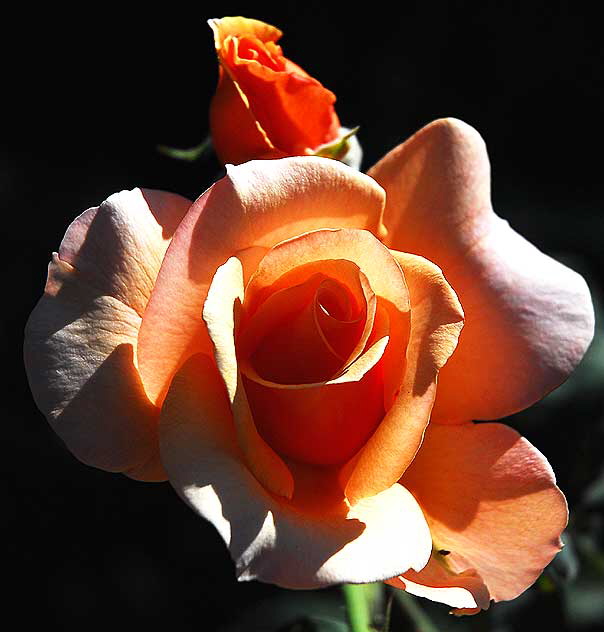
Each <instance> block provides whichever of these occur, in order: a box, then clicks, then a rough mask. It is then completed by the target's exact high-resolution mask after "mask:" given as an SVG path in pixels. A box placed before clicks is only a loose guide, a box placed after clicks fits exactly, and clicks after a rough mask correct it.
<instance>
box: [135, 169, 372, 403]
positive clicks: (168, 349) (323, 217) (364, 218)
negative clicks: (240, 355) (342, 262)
mask: <svg viewBox="0 0 604 632" xmlns="http://www.w3.org/2000/svg"><path fill="white" fill-rule="evenodd" d="M383 203H384V193H383V191H382V189H381V188H380V187H379V186H378V185H377V184H376V183H375V182H374V181H373V180H372V179H371V178H369V177H367V176H365V175H363V174H359V173H357V172H355V171H354V170H352V169H350V168H348V167H346V166H344V165H342V164H341V163H338V162H336V161H334V160H329V159H320V158H317V157H311V158H304V157H297V158H286V159H283V160H273V161H252V162H249V163H246V164H244V165H240V166H238V167H230V168H229V169H228V171H227V177H226V178H223V179H222V180H220V181H219V182H217V183H216V184H214V185H213V186H212V187H211V188H210V189H209V190H208V191H207V192H206V193H205V194H204V195H203V196H202V197H201V198H199V199H198V200H197V201H196V202H195V203H194V204H193V206H192V207H191V210H190V211H189V213H188V214H187V216H186V217H185V219H184V220H183V222H182V223H181V225H180V226H179V228H178V230H177V232H176V234H175V236H174V239H173V240H172V243H171V245H170V248H169V250H168V252H167V253H166V257H165V259H164V263H163V264H162V269H161V271H160V274H159V276H158V279H157V283H156V284H155V289H154V291H153V296H152V297H151V300H150V302H149V305H148V307H147V310H146V312H145V316H144V319H143V323H142V326H141V331H140V336H139V356H138V357H139V367H140V371H141V375H142V376H143V380H144V383H145V388H146V389H147V393H148V394H149V396H150V398H151V400H152V401H154V402H158V401H161V400H162V399H163V397H164V395H165V392H166V389H167V387H168V384H169V382H170V378H171V376H172V375H173V374H174V373H175V371H176V370H177V369H178V367H179V366H180V365H181V364H182V363H183V362H184V360H185V359H186V358H187V357H188V356H189V355H191V354H193V353H196V352H200V351H203V352H206V353H211V349H212V347H211V343H210V340H209V338H208V335H207V331H206V328H205V327H204V325H203V323H202V321H201V318H200V315H201V310H202V306H203V303H204V301H205V297H206V295H207V292H208V287H209V284H210V281H211V280H212V277H213V275H214V272H215V271H216V269H217V268H218V266H220V265H222V264H223V263H224V262H225V261H226V260H227V259H228V258H229V257H230V256H231V255H233V254H235V253H236V252H237V251H238V250H241V249H243V248H248V247H252V246H262V247H265V248H270V247H272V246H274V245H275V244H277V243H278V242H280V241H283V240H284V239H287V238H290V237H293V236H295V235H300V234H302V233H304V232H307V231H310V230H315V229H318V228H341V227H344V228H346V227H351V228H363V229H368V230H371V231H373V232H377V231H378V228H379V226H380V222H381V213H382V207H383Z"/></svg>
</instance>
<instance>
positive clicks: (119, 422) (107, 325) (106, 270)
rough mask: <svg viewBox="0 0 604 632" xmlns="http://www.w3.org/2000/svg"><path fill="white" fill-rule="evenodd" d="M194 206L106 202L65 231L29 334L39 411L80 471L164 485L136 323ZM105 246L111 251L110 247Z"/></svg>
mask: <svg viewBox="0 0 604 632" xmlns="http://www.w3.org/2000/svg"><path fill="white" fill-rule="evenodd" d="M189 205H190V202H189V201H188V200H186V199H185V198H182V197H180V196H177V195H174V194H170V193H164V192H161V191H149V190H139V189H135V190H133V191H122V192H121V193H117V194H115V195H112V196H111V197H110V198H108V200H106V201H105V202H104V203H103V204H101V206H99V207H96V208H92V209H89V210H87V211H86V212H84V213H83V214H82V215H80V216H79V217H78V218H77V219H76V220H74V222H73V223H72V224H71V226H70V227H69V228H68V230H67V232H66V234H65V237H64V238H63V241H62V243H61V246H60V249H59V253H58V254H54V255H53V259H52V261H51V263H50V265H49V269H48V281H47V284H46V289H45V294H44V296H43V297H42V299H41V300H40V302H39V303H38V305H37V306H36V308H35V309H34V311H33V312H32V315H31V316H30V318H29V321H28V324H27V327H26V332H25V349H24V353H25V365H26V370H27V374H28V378H29V382H30V386H31V389H32V393H33V395H34V399H35V401H36V404H37V405H38V407H39V408H40V410H42V412H43V413H44V414H45V415H46V417H47V418H48V420H49V422H50V424H51V425H52V426H53V428H54V430H55V431H56V432H57V434H58V435H59V436H60V437H61V438H62V439H63V440H64V441H65V443H66V445H67V447H68V448H69V449H70V450H71V451H72V452H73V453H74V454H75V456H76V457H78V458H79V459H80V460H81V461H83V462H84V463H87V464H89V465H93V466H95V467H99V468H102V469H106V470H110V471H119V472H124V473H126V474H128V475H129V476H132V477H134V478H141V479H143V480H163V479H165V472H164V471H163V467H162V465H161V463H160V462H159V458H158V456H159V455H158V446H157V435H156V424H157V416H158V412H159V411H158V410H157V409H156V408H155V407H154V406H153V405H152V404H151V402H149V400H148V399H147V397H146V395H145V391H144V387H143V384H142V382H141V379H140V376H139V374H138V371H137V368H136V345H137V336H138V330H139V327H140V322H141V315H142V313H143V311H144V309H145V305H146V302H147V300H148V298H149V295H150V293H151V289H152V287H153V282H154V280H155V277H156V276H157V273H158V271H159V267H160V264H161V260H162V258H163V255H164V252H165V250H166V248H167V245H168V243H169V240H170V238H171V236H172V233H173V232H174V229H175V227H176V225H177V224H178V223H179V221H180V219H181V218H182V216H183V215H184V214H185V212H186V210H187V209H188V207H189ZM107 244H110V248H107Z"/></svg>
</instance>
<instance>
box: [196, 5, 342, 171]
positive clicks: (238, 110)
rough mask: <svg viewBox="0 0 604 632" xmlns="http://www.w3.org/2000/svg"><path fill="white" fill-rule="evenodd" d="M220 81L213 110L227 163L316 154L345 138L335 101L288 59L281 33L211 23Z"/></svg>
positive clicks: (215, 134) (239, 22)
mask: <svg viewBox="0 0 604 632" xmlns="http://www.w3.org/2000/svg"><path fill="white" fill-rule="evenodd" d="M209 25H210V26H211V27H212V30H213V31H214V44H215V46H216V53H217V55H218V61H219V63H220V67H219V73H220V74H219V79H218V88H217V90H216V94H215V95H214V98H213V99H212V104H211V106H210V131H211V135H212V142H213V144H214V148H215V150H216V153H217V154H218V157H219V159H220V160H221V162H222V163H223V164H226V163H232V164H240V163H242V162H245V161H247V160H251V159H253V158H259V157H263V158H282V157H285V156H298V155H305V154H314V153H315V152H317V151H318V150H319V148H320V147H321V146H323V145H325V144H328V143H332V142H334V141H336V140H337V139H338V137H339V136H340V133H341V130H340V121H339V120H338V117H337V115H336V112H335V110H334V107H333V104H334V103H335V100H336V97H335V95H334V94H333V92H330V91H329V90H327V89H326V88H324V87H323V86H322V85H321V84H320V83H319V82H318V81H317V80H316V79H313V78H312V77H311V76H310V75H309V74H307V73H306V72H305V71H304V70H302V68H300V67H299V66H297V65H296V64H294V63H293V62H292V61H290V60H289V59H287V58H286V57H284V56H283V53H282V51H281V47H280V46H279V45H278V44H277V41H278V40H279V38H280V37H281V35H282V33H281V31H280V30H279V29H277V28H275V27H274V26H271V25H270V24H265V23H264V22H260V21H258V20H251V19H247V18H242V17H227V18H222V19H221V20H218V19H214V20H209Z"/></svg>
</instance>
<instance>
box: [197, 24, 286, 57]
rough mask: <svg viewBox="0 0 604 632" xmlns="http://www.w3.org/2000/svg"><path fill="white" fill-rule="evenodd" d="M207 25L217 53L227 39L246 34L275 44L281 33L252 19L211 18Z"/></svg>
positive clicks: (275, 28) (273, 27) (274, 27)
mask: <svg viewBox="0 0 604 632" xmlns="http://www.w3.org/2000/svg"><path fill="white" fill-rule="evenodd" d="M208 24H209V26H210V27H211V29H212V31H213V33H214V46H215V47H216V50H217V51H219V50H220V49H221V48H222V45H223V44H224V40H225V39H226V38H227V37H233V36H235V37H236V36H238V35H240V34H241V33H246V34H247V35H249V36H250V37H257V38H258V39H259V40H260V41H261V42H276V41H277V40H278V39H280V38H281V36H282V35H283V33H282V32H281V31H280V30H279V29H278V28H277V27H276V26H271V25H270V24H266V23H265V22H262V21H260V20H254V19H253V18H244V17H241V16H233V17H226V18H220V19H219V18H212V19H210V20H208Z"/></svg>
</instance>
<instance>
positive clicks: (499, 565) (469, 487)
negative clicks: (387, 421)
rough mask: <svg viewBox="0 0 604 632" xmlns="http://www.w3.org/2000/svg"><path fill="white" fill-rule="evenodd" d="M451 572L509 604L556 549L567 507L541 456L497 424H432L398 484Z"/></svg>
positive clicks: (538, 572) (558, 546) (549, 469)
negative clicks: (471, 575) (467, 575)
mask: <svg viewBox="0 0 604 632" xmlns="http://www.w3.org/2000/svg"><path fill="white" fill-rule="evenodd" d="M401 484H403V485H405V487H407V488H408V489H409V490H410V491H411V492H412V493H413V495H414V496H415V497H416V498H417V500H418V502H419V503H420V505H421V507H422V509H423V511H424V513H425V515H426V518H427V520H428V523H429V525H430V531H431V533H432V538H433V540H434V543H435V545H434V546H435V548H436V549H445V550H447V551H450V554H448V555H447V556H446V558H445V559H446V561H447V564H448V565H449V566H450V568H451V570H452V571H453V572H456V573H461V572H463V571H466V570H468V569H470V568H471V569H475V571H476V573H477V574H478V575H479V576H480V578H481V579H482V580H483V582H484V583H485V585H486V587H487V589H488V591H489V594H490V597H491V599H494V600H495V601H502V600H509V599H514V598H515V597H517V596H518V595H519V594H520V593H522V592H523V591H524V590H526V589H527V588H528V587H529V586H530V585H531V584H532V583H533V582H534V581H535V580H536V579H537V578H538V577H539V575H540V573H541V571H542V570H543V568H544V567H545V566H546V565H547V564H548V563H549V562H550V561H551V559H552V558H553V557H554V555H555V554H556V553H557V552H558V551H559V550H560V548H561V541H560V534H561V533H562V530H563V529H564V527H565V526H566V522H567V518H568V513H567V507H566V501H565V499H564V496H563V495H562V493H561V492H560V490H559V489H558V488H557V487H556V484H555V479H554V474H553V472H552V470H551V468H550V466H549V464H548V462H547V460H546V459H545V458H544V457H543V455H542V454H541V453H540V452H539V451H538V450H537V449H536V448H534V447H533V446H532V445H531V444H530V443H529V442H528V441H527V440H526V439H524V438H522V437H521V436H520V435H519V434H518V433H517V432H516V431H515V430H513V429H512V428H509V427H508V426H505V425H503V424H497V423H482V424H473V423H465V424H460V425H451V426H447V425H439V424H430V426H429V427H428V430H427V432H426V436H425V438H424V442H423V444H422V447H421V448H420V450H419V452H418V453H417V456H416V457H415V459H414V461H413V463H412V464H411V465H410V467H409V468H408V469H407V471H406V472H405V474H404V475H403V477H402V478H401Z"/></svg>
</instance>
